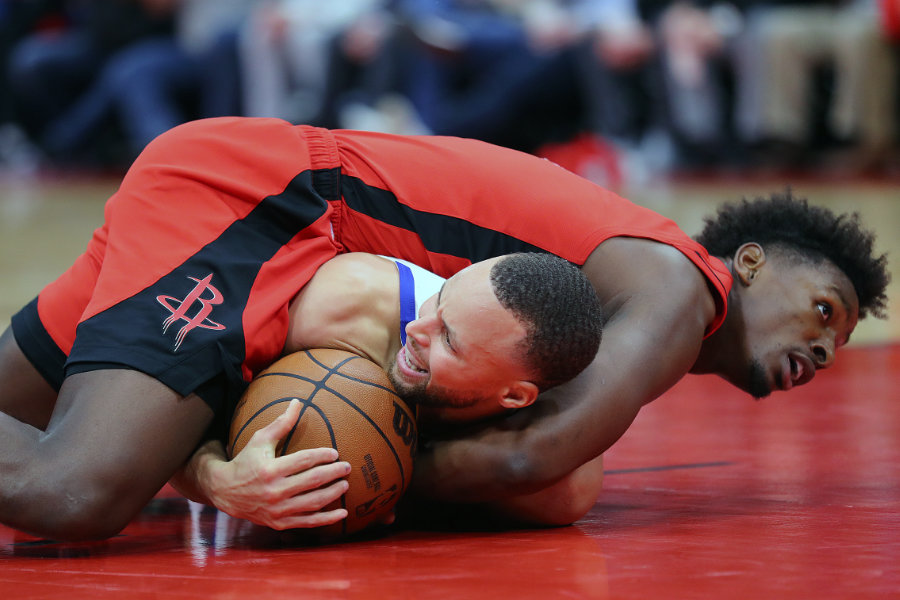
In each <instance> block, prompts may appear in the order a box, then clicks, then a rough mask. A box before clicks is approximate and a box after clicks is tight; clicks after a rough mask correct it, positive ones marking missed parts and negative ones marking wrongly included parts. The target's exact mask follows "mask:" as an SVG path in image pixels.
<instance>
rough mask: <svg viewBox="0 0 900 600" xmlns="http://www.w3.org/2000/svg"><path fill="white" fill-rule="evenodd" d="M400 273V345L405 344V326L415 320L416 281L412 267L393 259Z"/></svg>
mask: <svg viewBox="0 0 900 600" xmlns="http://www.w3.org/2000/svg"><path fill="white" fill-rule="evenodd" d="M394 264H396V265H397V272H398V273H399V274H400V345H401V346H402V345H403V344H406V326H407V325H409V324H410V323H412V322H413V321H415V320H416V282H415V279H414V278H413V274H412V269H410V268H409V267H407V266H406V265H404V264H403V263H399V262H397V261H394Z"/></svg>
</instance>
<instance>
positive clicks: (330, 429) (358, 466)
mask: <svg viewBox="0 0 900 600" xmlns="http://www.w3.org/2000/svg"><path fill="white" fill-rule="evenodd" d="M294 398H297V399H299V400H300V402H301V411H300V417H299V418H298V419H297V422H296V424H295V425H294V427H293V428H292V429H291V432H290V433H289V434H288V436H287V438H286V439H285V440H284V441H283V442H282V443H280V444H279V445H278V447H277V449H276V456H282V455H284V454H287V453H290V452H296V451H298V450H303V449H307V448H327V447H331V448H334V449H335V450H337V451H338V456H339V459H340V460H343V461H347V462H349V463H350V465H351V467H352V470H351V472H350V475H348V476H347V480H348V482H349V484H350V487H349V489H348V490H347V492H346V493H345V494H344V495H343V496H341V498H340V499H338V500H337V501H335V502H334V503H332V504H331V505H329V506H327V507H326V508H325V509H324V510H333V509H335V508H339V507H343V508H346V509H347V512H348V513H349V514H348V516H347V518H346V519H344V520H343V521H341V522H339V523H336V524H334V525H330V526H328V527H322V528H319V529H318V530H317V531H318V532H319V533H321V534H324V535H325V536H326V537H336V536H342V535H347V534H351V533H355V532H357V531H360V530H362V529H364V528H366V527H367V526H369V525H371V524H373V523H375V522H376V521H379V519H380V517H383V516H384V515H386V514H387V513H389V512H390V511H391V509H392V508H393V507H394V505H395V504H396V503H397V501H398V500H399V499H400V497H401V496H402V495H403V493H404V492H405V491H406V488H407V487H408V486H409V482H410V477H411V476H412V467H413V457H414V455H415V451H416V435H417V431H416V422H415V419H414V418H413V415H412V413H411V412H410V410H409V408H407V406H406V404H404V402H403V401H402V400H401V399H400V398H399V396H397V394H396V392H395V391H394V388H393V387H392V386H391V383H390V381H389V380H388V377H387V374H385V372H384V371H383V370H382V369H381V367H379V366H378V365H376V364H375V363H373V362H371V361H369V360H366V359H364V358H361V357H359V356H357V355H355V354H351V353H349V352H343V351H341V350H325V349H317V350H304V351H301V352H296V353H294V354H290V355H288V356H285V357H283V358H281V359H280V360H278V361H277V362H275V363H274V364H272V366H270V367H269V368H268V369H266V370H265V371H263V372H262V373H260V374H259V375H258V376H257V377H256V378H255V379H254V380H253V382H251V384H250V386H249V387H248V388H247V390H246V392H244V395H243V396H242V397H241V400H240V402H239V403H238V405H237V408H236V409H235V413H234V417H233V418H232V421H231V432H230V436H229V442H228V454H229V456H231V457H234V456H235V455H236V454H237V453H238V452H240V451H241V449H242V448H243V447H244V446H245V445H246V444H247V442H248V441H249V440H250V437H251V436H252V435H253V433H254V432H255V431H256V430H257V429H260V428H262V427H265V426H266V425H268V424H269V423H271V422H272V421H274V420H275V419H276V418H277V417H278V416H280V415H281V414H282V413H283V412H284V411H285V409H286V408H287V406H288V403H290V401H291V400H293V399H294Z"/></svg>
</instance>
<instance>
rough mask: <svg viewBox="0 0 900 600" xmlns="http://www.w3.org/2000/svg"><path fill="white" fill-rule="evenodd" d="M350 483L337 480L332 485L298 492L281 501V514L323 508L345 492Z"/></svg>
mask: <svg viewBox="0 0 900 600" xmlns="http://www.w3.org/2000/svg"><path fill="white" fill-rule="evenodd" d="M349 487H350V486H349V484H348V483H347V482H346V481H344V480H341V481H335V482H334V483H332V484H331V485H327V486H325V487H321V488H318V489H314V490H311V491H308V492H303V493H300V494H297V495H295V496H293V497H291V498H289V499H286V500H284V501H283V502H282V503H281V506H280V510H279V512H280V513H281V514H299V513H308V512H314V511H317V510H321V509H322V508H324V507H325V506H328V505H329V504H331V503H332V502H334V501H335V500H337V499H338V498H340V497H341V496H342V495H343V494H344V493H346V491H347V488H349Z"/></svg>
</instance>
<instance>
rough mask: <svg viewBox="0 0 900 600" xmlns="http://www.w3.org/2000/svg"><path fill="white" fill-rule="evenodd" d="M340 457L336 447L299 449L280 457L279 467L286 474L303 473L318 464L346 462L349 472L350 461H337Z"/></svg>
mask: <svg viewBox="0 0 900 600" xmlns="http://www.w3.org/2000/svg"><path fill="white" fill-rule="evenodd" d="M337 458H338V453H337V450H335V449H334V448H310V449H308V450H298V451H297V452H292V453H290V454H286V455H284V456H279V457H278V468H279V469H280V470H281V471H282V472H284V473H285V474H289V473H302V472H304V471H307V470H309V469H312V468H313V467H315V466H316V465H331V464H344V465H346V467H342V468H346V470H347V472H348V473H349V472H350V464H349V463H346V462H345V463H335V462H334V461H336V460H337Z"/></svg>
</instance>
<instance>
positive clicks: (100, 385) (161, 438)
mask: <svg viewBox="0 0 900 600" xmlns="http://www.w3.org/2000/svg"><path fill="white" fill-rule="evenodd" d="M211 420H212V411H211V410H210V409H209V407H208V406H207V405H206V404H205V403H204V402H203V401H202V400H201V399H200V398H198V397H195V396H189V397H187V398H185V397H182V396H180V395H178V394H176V393H175V392H173V391H172V390H171V389H169V388H168V387H166V386H165V385H163V384H161V383H159V382H158V381H156V380H155V379H153V378H151V377H149V376H147V375H144V374H143V373H139V372H137V371H131V370H125V369H111V370H98V371H91V372H86V373H80V374H77V375H73V376H71V377H69V378H68V379H66V381H65V382H64V383H63V386H62V389H61V390H60V394H59V399H58V401H57V404H56V408H55V410H54V412H53V416H52V418H51V420H50V423H49V424H48V426H47V429H46V431H44V432H40V431H38V430H36V429H34V428H31V427H29V426H28V425H26V424H24V423H22V422H20V421H16V420H14V419H11V418H9V417H6V416H5V415H0V466H2V468H0V521H2V522H3V523H5V524H7V525H9V526H11V527H15V528H17V529H21V530H23V531H27V532H30V533H33V534H35V535H40V536H44V537H49V538H53V539H58V540H85V539H101V538H106V537H110V536H112V535H114V534H116V533H117V532H118V531H120V530H121V529H122V528H123V527H125V525H127V524H128V522H129V521H130V520H131V519H132V518H133V517H134V516H135V515H136V514H137V513H138V512H139V511H140V510H141V508H143V507H144V505H145V504H146V503H147V502H148V501H149V500H150V499H151V498H152V497H153V495H154V494H155V493H156V492H157V491H159V489H160V488H161V487H162V486H163V485H164V484H165V483H166V481H167V480H168V479H169V477H171V476H172V474H173V473H174V472H175V470H176V469H177V468H178V466H179V465H180V464H182V463H183V462H184V461H185V460H186V459H187V457H188V456H189V455H190V453H191V451H192V450H193V449H194V448H195V447H196V445H197V443H198V442H199V440H200V438H201V436H202V434H203V431H204V430H205V429H206V427H207V426H208V425H209V423H210V421H211Z"/></svg>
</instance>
